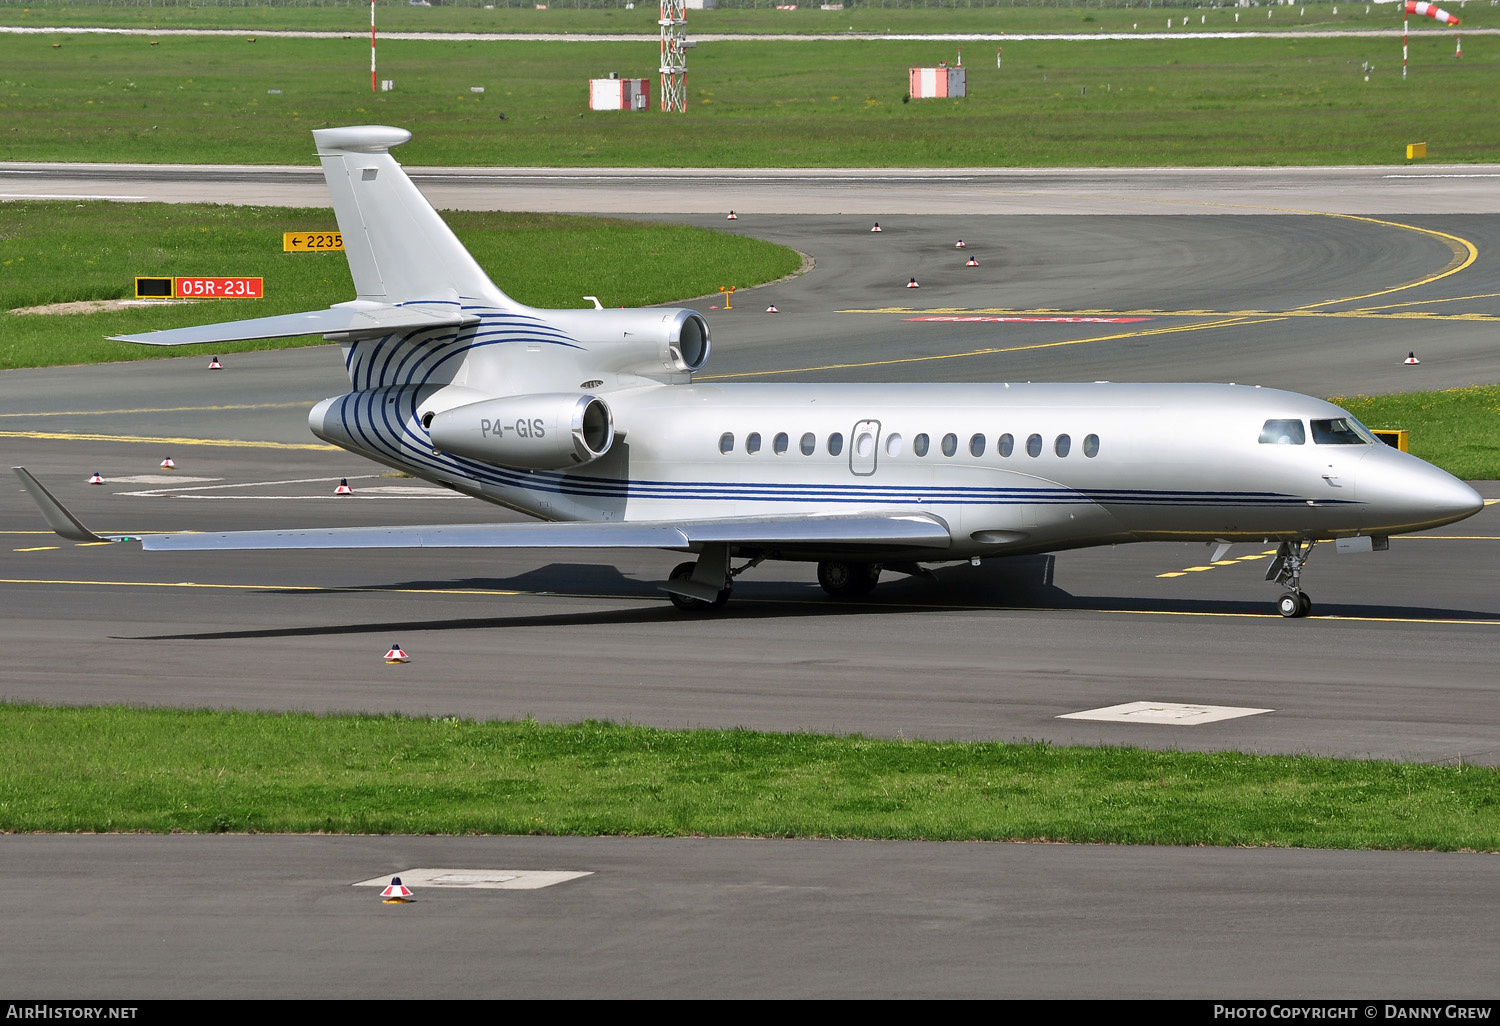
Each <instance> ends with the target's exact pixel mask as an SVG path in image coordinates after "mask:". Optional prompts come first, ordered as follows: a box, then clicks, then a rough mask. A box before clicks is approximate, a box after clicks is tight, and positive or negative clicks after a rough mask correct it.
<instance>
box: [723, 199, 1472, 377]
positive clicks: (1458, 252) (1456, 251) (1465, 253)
mask: <svg viewBox="0 0 1500 1026" xmlns="http://www.w3.org/2000/svg"><path fill="white" fill-rule="evenodd" d="M1117 198H1118V197H1117ZM1168 202H1171V201H1168ZM1180 202H1183V203H1184V204H1191V205H1194V206H1204V207H1237V208H1242V209H1247V210H1265V211H1272V212H1277V213H1285V214H1303V215H1307V216H1311V217H1333V218H1340V219H1343V220H1346V221H1363V222H1365V223H1367V224H1376V225H1382V226H1384V227H1387V228H1398V229H1401V230H1403V231H1409V232H1416V233H1417V234H1419V235H1426V236H1429V237H1431V238H1434V239H1438V240H1439V241H1441V242H1442V243H1443V244H1444V245H1446V246H1447V247H1448V249H1449V251H1450V252H1451V253H1452V254H1453V255H1452V257H1451V258H1450V259H1449V261H1448V263H1447V264H1446V265H1445V266H1444V267H1443V268H1442V270H1440V271H1437V272H1435V273H1433V274H1429V275H1427V276H1425V277H1422V278H1418V279H1417V280H1415V281H1410V282H1407V283H1405V284H1404V285H1395V286H1392V287H1391V288H1388V289H1379V290H1377V291H1375V292H1366V293H1363V294H1361V295H1357V296H1344V297H1342V298H1339V299H1325V300H1323V301H1322V302H1319V303H1306V304H1303V305H1302V306H1298V307H1295V308H1294V309H1292V310H1290V311H1287V312H1286V313H1284V314H1270V313H1268V314H1266V315H1264V319H1258V318H1261V317H1262V315H1261V314H1248V315H1241V316H1240V317H1239V318H1236V319H1231V320H1221V321H1214V322H1210V323H1207V324H1190V325H1182V326H1179V327H1175V328H1158V329H1155V330H1147V331H1140V332H1127V333H1122V334H1118V335H1096V336H1093V337H1091V338H1080V339H1072V340H1063V341H1057V342H1042V343H1037V344H1035V345H1029V346H1015V347H1008V348H991V349H976V350H971V351H969V352H964V353H947V354H939V355H934V356H910V357H903V358H900V359H895V360H870V361H867V362H863V363H835V364H827V365H824V366H818V367H795V368H789V369H787V370H779V371H760V372H756V373H741V374H714V375H708V376H706V377H703V378H699V379H698V380H701V381H728V380H731V379H733V378H751V377H755V378H760V377H772V376H775V375H778V374H807V373H812V372H815V371H830V370H853V369H858V368H864V367H885V366H892V365H896V364H903V363H923V362H929V361H937V360H957V359H962V358H964V357H970V356H989V355H993V354H996V353H1013V352H1020V351H1023V350H1027V349H1048V348H1052V347H1054V346H1081V345H1088V344H1090V343H1093V342H1111V341H1115V340H1117V339H1122V338H1142V337H1145V336H1148V335H1156V334H1165V333H1169V332H1176V331H1197V330H1201V329H1208V328H1222V327H1237V326H1239V325H1241V324H1269V323H1272V322H1274V321H1277V320H1281V319H1282V318H1284V317H1288V316H1299V315H1307V314H1309V313H1313V312H1316V311H1317V309H1318V308H1319V307H1323V306H1333V305H1335V304H1338V303H1357V302H1359V301H1360V300H1363V299H1374V298H1376V297H1377V296H1388V295H1391V294H1392V293H1395V292H1402V291H1405V290H1406V289H1414V288H1417V287H1419V286H1422V285H1430V284H1431V283H1433V282H1435V281H1441V280H1442V279H1443V278H1447V277H1449V276H1450V275H1454V274H1457V273H1458V272H1460V271H1462V270H1464V269H1466V268H1468V267H1470V266H1471V265H1473V263H1474V261H1475V260H1478V259H1479V248H1478V247H1477V246H1475V245H1474V244H1473V243H1472V242H1470V241H1469V240H1468V239H1463V238H1460V237H1459V236H1457V235H1451V234H1449V233H1448V232H1440V231H1438V230H1437V229H1435V228H1422V227H1419V226H1417V225H1412V224H1402V223H1401V222H1399V221H1385V220H1382V219H1380V218H1378V217H1362V216H1359V215H1356V214H1335V213H1331V212H1329V211H1326V210H1299V209H1296V208H1294V207H1267V206H1260V205H1256V204H1248V203H1204V202H1200V201H1180ZM843 312H852V311H843ZM1049 312H1051V313H1056V312H1057V311H1049ZM1159 316H1174V315H1171V314H1161V315H1159ZM1210 316H1214V315H1210ZM1387 316H1391V315H1387ZM1246 318H1248V319H1246ZM1454 319H1457V318H1454ZM1464 319H1470V318H1464Z"/></svg>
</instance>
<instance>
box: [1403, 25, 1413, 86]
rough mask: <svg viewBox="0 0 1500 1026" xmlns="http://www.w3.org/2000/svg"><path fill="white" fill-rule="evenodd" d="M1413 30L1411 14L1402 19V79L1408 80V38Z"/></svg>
mask: <svg viewBox="0 0 1500 1026" xmlns="http://www.w3.org/2000/svg"><path fill="white" fill-rule="evenodd" d="M1410 32H1411V15H1409V14H1408V15H1407V16H1406V17H1405V18H1403V19H1402V20H1401V81H1403V82H1405V81H1406V40H1407V36H1408V34H1409V33H1410Z"/></svg>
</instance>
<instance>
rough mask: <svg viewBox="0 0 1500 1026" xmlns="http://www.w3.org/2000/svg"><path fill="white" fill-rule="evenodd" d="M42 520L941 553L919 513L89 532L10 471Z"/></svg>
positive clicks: (937, 529) (405, 536)
mask: <svg viewBox="0 0 1500 1026" xmlns="http://www.w3.org/2000/svg"><path fill="white" fill-rule="evenodd" d="M12 469H13V470H15V472H16V476H17V477H19V478H20V479H21V483H22V484H23V485H25V486H26V491H27V493H28V494H29V495H30V496H31V497H32V500H33V501H35V502H36V504H37V506H39V507H40V508H41V511H42V515H43V516H44V517H45V518H46V520H47V524H48V526H49V527H51V528H52V529H53V530H54V531H56V532H57V534H58V535H60V536H61V537H63V538H66V539H68V540H69V541H84V542H99V541H127V540H128V541H139V542H140V543H141V547H142V548H146V549H150V550H153V551H157V552H185V551H197V550H203V549H381V548H385V549H437V548H476V549H495V548H503V549H551V548H578V549H692V548H695V547H699V546H703V545H747V546H764V547H766V548H777V547H785V548H799V547H801V548H808V547H812V548H816V547H828V548H845V547H847V548H856V549H857V548H885V549H891V548H895V549H902V548H913V549H946V548H947V547H948V546H949V545H950V544H952V541H953V539H952V535H951V534H950V533H949V531H948V525H947V524H946V523H944V522H943V521H942V520H941V519H940V518H939V517H935V516H932V515H931V514H929V513H908V512H889V513H834V514H826V515H819V514H813V515H803V516H762V517H729V518H725V519H721V520H681V521H676V520H673V521H636V522H629V521H627V522H624V523H620V522H608V521H607V522H602V523H592V522H590V523H579V522H569V523H547V522H543V521H537V522H523V523H513V524H430V525H426V526H420V527H330V528H317V529H311V530H300V531H298V530H292V531H227V532H205V533H202V534H146V535H138V536H125V535H117V534H116V535H110V534H103V535H100V534H95V533H94V532H93V531H91V530H89V529H88V528H87V527H85V526H84V525H83V522H82V521H80V520H79V519H78V518H77V517H76V516H74V515H73V513H72V512H71V511H70V510H69V509H68V508H67V507H65V506H64V505H63V504H62V503H61V502H59V501H58V500H57V498H56V497H55V496H54V495H53V494H52V493H51V492H49V491H47V489H46V488H45V487H43V486H42V483H41V482H40V481H38V480H37V479H36V478H35V477H33V476H32V475H31V472H30V471H28V470H27V469H26V468H25V467H14V468H12Z"/></svg>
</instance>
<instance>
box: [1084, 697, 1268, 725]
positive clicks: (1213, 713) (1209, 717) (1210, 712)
mask: <svg viewBox="0 0 1500 1026" xmlns="http://www.w3.org/2000/svg"><path fill="white" fill-rule="evenodd" d="M1275 711H1276V710H1275V709H1243V708H1239V707H1237V706H1232V705H1183V704H1182V703H1179V702H1126V703H1125V704H1124V705H1111V706H1106V707H1105V708H1103V709H1087V710H1085V711H1083V712H1076V713H1064V714H1063V715H1061V716H1059V717H1058V719H1060V720H1106V721H1109V722H1112V723H1159V724H1167V725H1168V726H1174V727H1183V726H1194V725H1196V724H1199V723H1213V722H1215V721H1217V720H1233V719H1237V718H1239V717H1241V716H1257V715H1259V714H1260V713H1268V712H1275Z"/></svg>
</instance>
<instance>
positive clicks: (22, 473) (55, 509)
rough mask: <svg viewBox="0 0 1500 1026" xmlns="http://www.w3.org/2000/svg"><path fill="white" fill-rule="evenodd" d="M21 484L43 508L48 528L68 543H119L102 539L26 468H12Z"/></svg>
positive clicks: (111, 539) (112, 539) (113, 539)
mask: <svg viewBox="0 0 1500 1026" xmlns="http://www.w3.org/2000/svg"><path fill="white" fill-rule="evenodd" d="M10 469H11V470H14V471H15V472H16V476H17V477H19V478H20V479H21V483H22V484H23V485H25V486H26V492H27V494H28V495H30V496H31V499H32V501H33V502H35V503H36V504H37V506H39V507H40V508H41V511H42V516H44V517H46V518H47V526H48V527H50V528H52V530H54V531H56V532H57V533H58V535H60V536H61V537H63V538H66V539H67V540H68V541H76V542H103V541H119V540H120V539H118V538H101V537H99V536H98V535H97V534H95V533H94V532H93V531H90V530H89V529H88V528H87V527H84V526H83V523H82V522H81V521H80V520H79V519H78V518H77V517H75V516H74V515H73V514H72V513H70V512H69V511H68V508H67V507H66V506H64V505H63V504H62V503H60V502H58V501H57V498H56V497H55V496H53V494H52V493H51V492H49V491H47V489H46V488H43V487H42V483H41V482H40V481H38V480H37V479H36V478H34V477H32V476H31V471H29V470H27V469H26V468H25V467H11V468H10Z"/></svg>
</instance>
